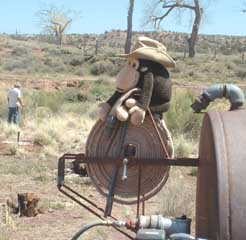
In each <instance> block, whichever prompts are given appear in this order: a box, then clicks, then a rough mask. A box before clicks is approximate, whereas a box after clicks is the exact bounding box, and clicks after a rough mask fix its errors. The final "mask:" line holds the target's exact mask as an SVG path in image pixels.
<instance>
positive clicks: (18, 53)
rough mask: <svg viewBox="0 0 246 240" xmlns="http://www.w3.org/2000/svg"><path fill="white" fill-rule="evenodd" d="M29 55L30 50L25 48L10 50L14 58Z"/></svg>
mask: <svg viewBox="0 0 246 240" xmlns="http://www.w3.org/2000/svg"><path fill="white" fill-rule="evenodd" d="M29 53H30V50H29V49H27V48H25V47H16V48H14V49H13V50H12V52H11V55H14V56H23V55H27V54H29Z"/></svg>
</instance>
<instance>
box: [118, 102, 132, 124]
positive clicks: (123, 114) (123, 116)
mask: <svg viewBox="0 0 246 240" xmlns="http://www.w3.org/2000/svg"><path fill="white" fill-rule="evenodd" d="M116 117H117V119H118V120H120V121H122V122H124V121H126V120H127V119H128V117H129V114H128V111H127V109H126V108H125V107H124V106H120V107H118V108H117V109H116Z"/></svg>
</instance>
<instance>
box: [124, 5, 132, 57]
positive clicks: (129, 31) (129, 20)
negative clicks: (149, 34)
mask: <svg viewBox="0 0 246 240" xmlns="http://www.w3.org/2000/svg"><path fill="white" fill-rule="evenodd" d="M133 8H134V0H130V6H129V10H128V16H127V35H126V43H125V53H129V52H130V50H131V41H132V16H133Z"/></svg>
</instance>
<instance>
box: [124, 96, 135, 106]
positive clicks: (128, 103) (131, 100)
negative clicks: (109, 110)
mask: <svg viewBox="0 0 246 240" xmlns="http://www.w3.org/2000/svg"><path fill="white" fill-rule="evenodd" d="M125 104H126V106H127V107H128V108H132V107H134V106H136V104H137V100H136V99H134V98H128V99H127V100H126V103H125Z"/></svg>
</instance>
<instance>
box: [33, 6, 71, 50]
mask: <svg viewBox="0 0 246 240" xmlns="http://www.w3.org/2000/svg"><path fill="white" fill-rule="evenodd" d="M75 14H76V13H75V12H74V11H71V10H64V9H62V8H58V7H56V6H48V7H45V8H43V9H40V10H39V11H38V12H37V17H38V18H39V24H40V26H41V28H42V30H43V32H44V33H45V34H50V35H53V36H55V38H56V41H57V43H58V44H59V45H61V44H62V40H63V36H64V34H65V32H66V31H67V30H68V28H69V27H70V25H71V23H72V21H73V19H74V17H75Z"/></svg>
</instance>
